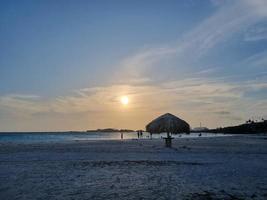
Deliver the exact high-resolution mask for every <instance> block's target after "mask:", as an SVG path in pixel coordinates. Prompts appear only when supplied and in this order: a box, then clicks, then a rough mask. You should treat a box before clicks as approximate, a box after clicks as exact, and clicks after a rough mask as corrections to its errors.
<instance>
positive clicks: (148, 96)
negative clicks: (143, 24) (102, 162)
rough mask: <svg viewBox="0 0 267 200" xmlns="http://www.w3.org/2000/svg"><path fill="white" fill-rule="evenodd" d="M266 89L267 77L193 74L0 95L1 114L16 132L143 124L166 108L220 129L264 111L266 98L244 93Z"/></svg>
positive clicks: (141, 125)
mask: <svg viewBox="0 0 267 200" xmlns="http://www.w3.org/2000/svg"><path fill="white" fill-rule="evenodd" d="M265 89H267V82H266V81H265V82H262V81H257V80H254V81H246V82H239V83H238V82H236V83H229V82H224V81H223V80H220V79H216V78H191V79H183V80H177V81H169V82H164V83H159V84H158V85H126V84H117V85H112V86H102V87H91V88H84V89H81V90H77V91H74V92H73V93H72V94H69V95H66V96H57V97H54V98H50V99H44V98H42V97H38V98H35V95H30V96H25V97H26V98H23V99H21V97H24V96H23V95H6V96H2V97H0V115H1V113H2V114H3V113H4V114H5V116H9V118H10V119H12V121H13V123H15V124H16V126H17V128H18V130H22V129H21V128H22V127H23V128H24V129H28V130H29V129H30V130H33V129H34V130H36V129H38V127H40V129H42V128H43V127H49V128H51V130H55V129H58V130H60V129H61V130H66V129H67V130H68V129H73V127H74V128H75V127H79V129H82V130H85V129H87V128H98V127H118V128H120V127H121V126H124V127H125V128H142V127H144V126H145V124H146V122H148V121H150V120H151V119H152V118H153V117H155V116H157V115H159V114H162V113H165V112H171V113H174V114H176V115H178V116H180V117H182V118H184V119H186V120H187V121H189V123H190V124H193V126H194V125H197V124H198V123H199V121H205V122H206V125H207V126H210V127H216V126H219V125H227V124H228V125H229V123H231V120H235V121H237V122H240V120H241V119H246V118H249V117H250V113H258V114H259V115H264V114H266V113H264V110H266V109H264V108H266V106H267V102H266V100H265V99H253V98H251V97H247V96H246V93H248V92H252V91H261V90H265ZM122 95H127V96H128V97H129V99H130V104H129V106H128V107H127V108H125V107H123V106H122V105H121V104H120V97H121V96H122ZM31 97H32V98H31ZM3 110H5V111H4V112H3ZM226 116H228V117H226ZM238 119H240V120H238ZM16 121H19V122H20V123H21V125H19V124H17V123H16ZM47 125H48V126H47ZM1 127H5V124H1Z"/></svg>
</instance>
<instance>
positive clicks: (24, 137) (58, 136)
mask: <svg viewBox="0 0 267 200" xmlns="http://www.w3.org/2000/svg"><path fill="white" fill-rule="evenodd" d="M218 136H225V135H224V134H213V133H201V136H199V133H191V134H190V135H187V134H179V135H172V137H174V138H194V137H218ZM162 137H166V134H165V133H162V134H153V135H152V139H159V138H162ZM118 139H121V133H120V132H14V133H12V132H8V133H0V143H6V142H14V143H39V142H68V141H79V140H118ZM123 139H138V137H137V133H136V132H127V133H123ZM139 139H150V136H149V133H147V132H144V133H143V136H142V137H140V138H139Z"/></svg>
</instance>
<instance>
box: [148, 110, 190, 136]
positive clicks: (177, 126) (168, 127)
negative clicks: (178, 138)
mask: <svg viewBox="0 0 267 200" xmlns="http://www.w3.org/2000/svg"><path fill="white" fill-rule="evenodd" d="M146 131H147V132H150V133H164V132H169V133H189V132H190V126H189V124H188V123H187V122H186V121H184V120H182V119H180V118H178V117H176V116H175V115H172V114H170V113H166V114H164V115H161V116H160V117H158V118H156V119H154V120H153V121H152V122H150V123H149V124H148V125H147V126H146Z"/></svg>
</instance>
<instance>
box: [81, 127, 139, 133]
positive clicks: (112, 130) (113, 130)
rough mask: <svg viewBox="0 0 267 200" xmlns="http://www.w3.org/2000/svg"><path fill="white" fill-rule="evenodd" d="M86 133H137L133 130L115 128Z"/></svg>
mask: <svg viewBox="0 0 267 200" xmlns="http://www.w3.org/2000/svg"><path fill="white" fill-rule="evenodd" d="M86 132H88V133H90V132H104V133H110V132H135V131H134V130H131V129H114V128H105V129H96V130H87V131H86Z"/></svg>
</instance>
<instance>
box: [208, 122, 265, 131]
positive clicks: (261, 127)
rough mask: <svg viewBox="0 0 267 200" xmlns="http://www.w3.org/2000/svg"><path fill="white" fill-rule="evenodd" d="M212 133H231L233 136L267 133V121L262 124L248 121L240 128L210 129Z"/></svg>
mask: <svg viewBox="0 0 267 200" xmlns="http://www.w3.org/2000/svg"><path fill="white" fill-rule="evenodd" d="M207 132H210V133H231V134H255V133H267V120H264V121H262V122H254V121H248V122H247V123H245V124H241V125H238V126H229V127H224V128H217V129H210V130H208V131H207Z"/></svg>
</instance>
